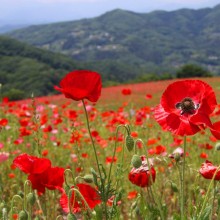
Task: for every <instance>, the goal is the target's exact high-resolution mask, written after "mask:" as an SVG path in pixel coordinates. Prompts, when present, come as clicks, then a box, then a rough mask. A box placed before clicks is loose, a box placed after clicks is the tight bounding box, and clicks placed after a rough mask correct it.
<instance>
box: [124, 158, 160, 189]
mask: <svg viewBox="0 0 220 220" xmlns="http://www.w3.org/2000/svg"><path fill="white" fill-rule="evenodd" d="M141 160H142V165H141V166H140V167H139V168H132V169H131V171H130V173H129V175H128V179H129V180H130V181H131V183H133V184H135V185H137V186H140V187H148V186H150V185H151V184H152V181H151V179H152V180H153V182H154V181H155V178H156V171H155V169H154V168H153V166H152V163H150V165H151V168H150V169H149V167H148V165H147V161H146V157H145V156H141Z"/></svg>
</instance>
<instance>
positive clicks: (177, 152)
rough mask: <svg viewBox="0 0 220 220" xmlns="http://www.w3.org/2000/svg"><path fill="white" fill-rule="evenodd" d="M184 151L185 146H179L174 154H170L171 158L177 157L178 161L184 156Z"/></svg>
mask: <svg viewBox="0 0 220 220" xmlns="http://www.w3.org/2000/svg"><path fill="white" fill-rule="evenodd" d="M183 154H184V151H183V148H181V147H177V148H176V149H175V150H174V151H173V153H172V154H169V156H168V157H169V158H172V159H175V160H177V161H179V160H180V158H181V157H183Z"/></svg>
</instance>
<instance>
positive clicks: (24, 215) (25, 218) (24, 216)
mask: <svg viewBox="0 0 220 220" xmlns="http://www.w3.org/2000/svg"><path fill="white" fill-rule="evenodd" d="M18 219H19V220H28V214H27V212H26V211H24V210H21V211H20V212H19V214H18Z"/></svg>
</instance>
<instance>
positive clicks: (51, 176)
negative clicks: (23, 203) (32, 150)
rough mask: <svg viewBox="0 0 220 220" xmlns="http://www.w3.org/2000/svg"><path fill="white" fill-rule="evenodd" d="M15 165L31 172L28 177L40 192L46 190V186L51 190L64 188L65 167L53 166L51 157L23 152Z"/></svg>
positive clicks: (26, 171)
mask: <svg viewBox="0 0 220 220" xmlns="http://www.w3.org/2000/svg"><path fill="white" fill-rule="evenodd" d="M13 165H14V166H16V167H18V168H19V169H20V170H21V171H23V172H24V173H27V174H29V175H28V179H29V180H30V181H31V183H32V188H33V189H36V190H37V191H38V193H40V194H42V193H44V192H45V188H47V189H50V190H55V189H60V188H62V185H63V182H64V177H63V173H64V169H63V168H60V167H51V162H50V160H49V159H46V158H38V157H35V156H30V155H28V154H21V155H19V156H18V157H16V158H15V159H14V161H13Z"/></svg>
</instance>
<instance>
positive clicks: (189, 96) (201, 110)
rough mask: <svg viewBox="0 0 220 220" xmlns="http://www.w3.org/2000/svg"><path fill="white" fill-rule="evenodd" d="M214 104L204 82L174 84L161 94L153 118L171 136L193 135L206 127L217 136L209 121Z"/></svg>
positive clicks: (209, 88)
mask: <svg viewBox="0 0 220 220" xmlns="http://www.w3.org/2000/svg"><path fill="white" fill-rule="evenodd" d="M216 105H217V102H216V97H215V93H214V91H213V89H212V88H211V87H210V86H209V85H208V84H207V83H205V82H203V81H200V80H183V81H177V82H174V83H172V84H170V85H169V86H168V87H167V89H166V90H165V92H164V93H163V95H162V98H161V102H160V105H158V106H157V107H156V108H155V111H154V117H155V119H156V121H157V122H158V123H159V124H160V125H161V126H162V128H163V129H164V130H168V131H171V132H172V133H173V134H177V135H181V136H184V135H193V134H196V133H197V132H198V131H200V130H201V129H204V128H205V126H207V127H209V128H210V129H211V132H213V131H214V132H215V133H213V135H215V136H216V135H217V134H220V132H219V131H217V130H216V129H215V128H214V127H213V125H212V123H211V121H210V118H209V115H210V114H211V113H212V112H213V111H214V109H215V107H216ZM219 136H220V135H219Z"/></svg>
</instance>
